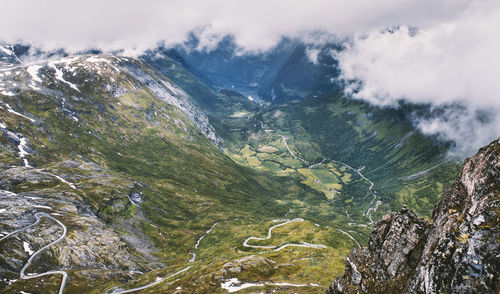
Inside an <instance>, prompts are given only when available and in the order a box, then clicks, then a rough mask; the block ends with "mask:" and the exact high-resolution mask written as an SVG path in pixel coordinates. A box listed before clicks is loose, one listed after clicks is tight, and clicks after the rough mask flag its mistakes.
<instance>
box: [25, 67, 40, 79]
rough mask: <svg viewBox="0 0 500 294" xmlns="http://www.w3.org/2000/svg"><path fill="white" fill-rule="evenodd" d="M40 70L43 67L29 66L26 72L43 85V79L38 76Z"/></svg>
mask: <svg viewBox="0 0 500 294" xmlns="http://www.w3.org/2000/svg"><path fill="white" fill-rule="evenodd" d="M40 68H42V66H41V65H31V66H28V68H27V69H26V70H27V71H28V73H29V74H30V76H31V78H32V79H33V80H34V81H36V82H39V83H42V82H43V81H42V79H40V77H39V76H38V71H39V70H40Z"/></svg>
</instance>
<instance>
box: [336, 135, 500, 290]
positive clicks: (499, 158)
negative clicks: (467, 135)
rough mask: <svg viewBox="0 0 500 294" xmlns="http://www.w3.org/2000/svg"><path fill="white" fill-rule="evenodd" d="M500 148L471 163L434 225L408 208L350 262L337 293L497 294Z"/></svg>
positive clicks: (493, 146)
mask: <svg viewBox="0 0 500 294" xmlns="http://www.w3.org/2000/svg"><path fill="white" fill-rule="evenodd" d="M499 223H500V140H495V141H493V142H492V143H490V144H489V145H488V146H486V147H483V148H481V149H480V150H479V152H478V153H477V154H476V155H475V156H474V157H472V158H470V159H468V160H467V161H466V162H465V165H464V166H463V168H462V170H461V171H460V173H459V174H458V176H457V180H456V181H455V183H454V184H453V185H452V187H451V188H450V189H448V190H447V191H446V192H445V193H444V194H443V196H442V197H441V200H440V201H439V203H438V204H437V205H436V207H435V209H434V212H433V214H432V219H431V221H430V222H427V221H425V220H424V219H421V218H418V217H417V215H416V214H415V213H413V212H411V211H410V210H408V209H406V208H403V209H402V210H401V211H400V212H399V213H392V214H391V215H386V216H384V217H383V219H382V220H381V221H379V222H378V223H377V224H376V226H375V227H374V229H373V232H372V234H371V236H370V241H369V244H368V247H363V248H361V249H359V250H354V251H353V252H351V253H350V254H349V255H348V257H347V258H346V270H345V273H344V275H343V276H341V277H338V278H336V279H335V281H334V282H333V283H332V285H331V286H330V288H329V289H328V290H327V293H328V294H333V293H495V292H497V291H498V287H499V281H500V280H499V278H500V274H499V273H500V250H499V249H500V246H499V245H500V242H499V240H500V234H499V230H500V228H499ZM497 293H498V292H497Z"/></svg>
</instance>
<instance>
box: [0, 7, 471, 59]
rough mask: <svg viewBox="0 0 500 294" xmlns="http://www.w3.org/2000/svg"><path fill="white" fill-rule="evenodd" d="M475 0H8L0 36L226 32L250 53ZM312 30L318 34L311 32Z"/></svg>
mask: <svg viewBox="0 0 500 294" xmlns="http://www.w3.org/2000/svg"><path fill="white" fill-rule="evenodd" d="M470 3H471V1H470V0H437V1H436V0H420V1H413V0H379V1H369V0H333V1H332V0H314V1H309V2H304V1H302V0H290V1H286V2H283V1H281V0H253V1H234V0H211V1H199V0H182V1H179V0H176V1H169V0H148V1H138V0H136V1H133V0H128V1H127V0H107V1H99V0H86V1H78V2H77V1H67V0H46V1H39V0H20V1H2V7H1V9H0V40H2V41H4V42H8V43H12V42H17V41H25V42H26V41H30V42H32V44H34V45H35V46H37V47H41V48H43V49H56V48H65V49H66V50H67V51H69V52H72V51H78V50H85V49H89V48H94V49H102V50H104V51H111V50H119V49H127V50H129V52H134V51H137V52H140V51H143V50H145V49H148V48H154V47H156V46H157V45H158V43H163V42H164V43H166V44H167V45H170V44H176V43H181V42H183V41H185V40H186V37H187V35H188V33H190V32H195V33H196V34H197V35H198V37H199V38H200V40H201V41H202V42H201V47H204V46H205V47H208V48H209V47H211V46H214V45H215V44H217V42H218V41H219V40H220V39H221V38H223V37H224V36H226V35H232V36H234V40H235V42H236V44H237V45H238V46H240V47H241V48H243V49H244V50H246V51H248V52H259V51H265V50H267V49H269V48H272V47H273V46H274V45H276V43H277V42H278V41H279V40H280V39H281V38H282V37H283V36H285V37H291V38H309V39H315V37H317V36H318V35H317V34H315V33H317V32H323V33H326V34H332V35H337V36H347V35H351V34H353V33H357V32H367V31H369V30H373V29H383V28H386V27H388V26H393V25H394V24H402V25H410V26H419V27H426V26H430V25H433V24H434V23H436V22H437V21H441V20H443V19H449V18H452V17H453V16H455V15H456V14H457V13H460V12H461V11H463V10H465V9H466V8H467V7H468V6H469V5H470ZM311 34H312V35H311Z"/></svg>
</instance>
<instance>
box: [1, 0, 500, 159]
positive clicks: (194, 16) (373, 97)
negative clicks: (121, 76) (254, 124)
mask: <svg viewBox="0 0 500 294" xmlns="http://www.w3.org/2000/svg"><path fill="white" fill-rule="evenodd" d="M0 7H1V9H0V41H2V42H6V43H15V42H19V41H22V42H30V43H31V44H33V45H34V46H36V47H39V48H42V49H45V50H51V49H57V48H64V49H65V50H66V51H68V52H74V51H80V50H85V49H89V48H93V49H96V48H98V49H101V50H103V51H113V50H119V49H123V50H125V53H126V54H128V55H137V54H140V53H141V52H143V51H144V50H146V49H149V48H154V47H156V46H157V45H158V44H160V43H163V44H165V45H166V46H169V45H174V44H178V43H182V42H183V41H185V40H186V37H187V35H188V34H189V33H190V32H194V33H195V34H196V35H197V36H198V38H199V39H200V40H201V42H200V49H205V50H210V49H211V48H214V47H215V46H216V45H217V43H218V41H219V40H221V38H223V37H224V36H227V35H232V36H233V38H234V40H235V42H236V44H237V45H238V46H239V48H240V51H239V52H244V53H245V54H257V53H261V52H265V51H266V50H269V49H272V48H273V46H274V45H276V43H277V42H279V41H280V40H281V38H282V37H289V38H298V39H302V40H304V41H306V42H309V43H318V44H321V43H322V42H327V41H331V40H345V44H344V45H345V48H346V49H345V50H344V51H342V52H340V53H333V54H335V55H336V57H337V58H338V59H339V64H340V67H341V70H342V78H343V79H345V80H346V81H348V82H349V83H350V84H349V87H347V89H346V91H347V93H348V94H349V95H351V96H352V97H353V98H355V99H363V100H366V101H368V102H370V103H372V104H375V105H380V106H388V107H391V106H395V105H396V101H398V100H400V99H402V100H406V101H408V102H412V103H428V104H431V105H432V106H434V107H436V108H438V107H442V106H443V105H450V104H453V105H459V106H460V107H458V108H456V109H459V110H453V109H452V110H449V111H447V112H445V115H441V116H440V117H435V118H430V119H425V120H423V119H419V118H417V119H416V120H415V124H416V125H417V126H418V127H419V128H420V129H421V130H422V131H424V132H425V133H428V134H437V135H439V136H441V137H442V138H443V139H451V140H455V141H456V142H457V143H458V144H457V147H456V149H455V152H456V153H457V154H469V155H470V154H471V153H472V152H473V151H475V150H476V149H477V148H478V147H479V146H480V145H479V144H482V145H484V144H487V143H488V140H493V139H495V138H497V137H498V136H500V83H499V82H497V80H498V77H500V58H499V57H498V53H499V52H500V38H499V37H498V36H500V1H498V0H468V1H466V0H377V1H373V0H309V1H303V0H288V1H282V0H252V1H238V0H197V1H193V0H176V1H171V0H166V1H160V0H147V1H144V0H143V1H130V0H129V1H127V0H121V1H117V0H108V1H97V0H86V1H78V2H77V1H67V0H45V1H41V0H16V1H10V0H0ZM318 33H319V34H318ZM318 36H320V37H318ZM311 50H312V51H310V52H309V55H310V56H313V57H314V54H315V51H314V50H313V49H311ZM313 59H314V58H313ZM312 61H313V62H314V60H312ZM464 138H470V139H469V140H467V141H468V142H464V141H465V140H464Z"/></svg>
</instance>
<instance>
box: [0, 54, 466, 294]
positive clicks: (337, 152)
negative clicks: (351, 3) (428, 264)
mask: <svg viewBox="0 0 500 294" xmlns="http://www.w3.org/2000/svg"><path fill="white" fill-rule="evenodd" d="M287 52H288V51H287ZM170 55H172V53H170ZM178 58H179V57H178ZM147 60H148V58H144V59H134V58H126V57H119V56H113V55H99V54H86V55H85V54H84V55H76V56H73V57H63V58H54V59H51V60H41V61H37V63H35V64H22V63H16V64H14V65H12V64H11V65H9V66H8V67H3V68H2V69H1V70H0V74H1V75H2V84H1V85H0V86H1V87H2V91H4V92H2V93H1V94H0V97H1V101H2V102H1V103H2V104H1V105H2V106H1V107H0V131H1V132H2V136H0V189H1V190H0V209H1V211H2V214H1V215H0V218H1V219H0V225H1V227H0V232H1V234H2V236H1V237H0V238H1V240H0V260H1V261H2V264H4V266H2V267H1V268H0V289H1V291H2V292H5V293H17V292H19V291H25V292H30V291H34V289H44V290H46V291H48V292H54V293H56V292H57V291H59V293H62V292H64V293H114V294H117V293H132V292H138V293H226V292H230V293H231V292H238V293H251V292H252V291H255V290H258V291H276V292H277V293H289V292H290V291H299V292H300V293H318V292H322V291H324V289H326V288H328V286H329V285H330V283H331V281H332V277H335V276H337V275H340V274H341V273H342V272H343V270H344V267H345V263H344V259H345V257H346V256H347V254H348V253H349V252H350V251H351V250H352V249H353V248H359V247H361V246H363V245H366V244H367V242H368V238H369V234H370V231H371V228H372V226H373V224H374V222H375V221H376V220H378V219H380V218H381V216H382V215H384V214H386V213H387V212H389V211H392V210H395V209H399V208H400V207H401V206H403V205H407V206H409V207H411V208H414V209H417V210H418V211H420V212H422V214H423V215H426V216H429V215H430V212H431V210H430V208H431V207H432V206H433V204H434V203H435V199H437V197H438V195H439V193H441V192H442V190H443V187H445V186H446V185H447V183H448V182H449V181H451V179H452V178H453V177H454V172H456V170H457V167H458V163H457V162H455V161H452V160H448V159H447V158H446V156H445V154H446V146H445V145H442V144H436V143H435V141H433V140H432V139H430V138H427V137H425V136H424V135H422V134H420V133H419V132H418V131H416V130H415V129H414V128H413V127H412V125H411V124H410V123H408V121H407V120H406V119H405V118H404V113H399V117H400V118H399V120H398V121H393V120H394V119H393V117H394V115H393V113H390V114H387V113H386V112H387V111H388V110H377V109H375V108H372V107H370V106H369V105H367V104H363V103H361V102H358V101H354V100H348V99H347V98H344V97H342V96H341V95H340V94H339V92H336V91H333V92H332V93H329V94H326V95H324V96H321V97H316V98H314V99H304V100H290V101H288V102H286V103H283V104H272V103H269V102H263V103H262V104H258V103H255V102H253V101H250V100H249V99H248V98H247V97H245V96H243V95H241V94H239V93H238V92H237V91H235V90H228V89H215V88H211V87H210V86H207V85H206V84H204V83H202V82H201V81H200V80H199V78H198V77H197V76H196V75H195V72H194V70H193V68H189V67H187V66H186V64H185V63H182V62H179V60H178V59H177V60H175V59H172V58H171V57H169V56H168V55H162V57H161V58H160V59H154V60H150V63H151V65H152V66H151V65H150V64H148V63H147V62H146V61H147ZM153 61H154V62H153ZM181 61H182V60H181ZM275 72H276V73H279V72H280V71H277V70H275ZM283 78H285V77H283ZM313 104H314V105H313ZM400 111H406V110H400ZM410 142H411V143H410ZM424 192H425V193H424ZM417 194H419V195H421V196H420V197H421V198H420V199H419V200H418V201H416V200H415V198H416V196H415V195H417ZM54 222H55V224H57V225H58V226H55V224H54ZM61 228H62V229H63V231H62V232H61ZM266 232H267V235H266ZM25 244H29V245H28V247H26V245H25ZM26 248H28V249H29V250H27V249H26ZM28 268H29V272H33V273H37V274H34V275H30V274H25V271H27V270H28ZM61 276H62V279H61ZM35 292H36V291H35Z"/></svg>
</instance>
